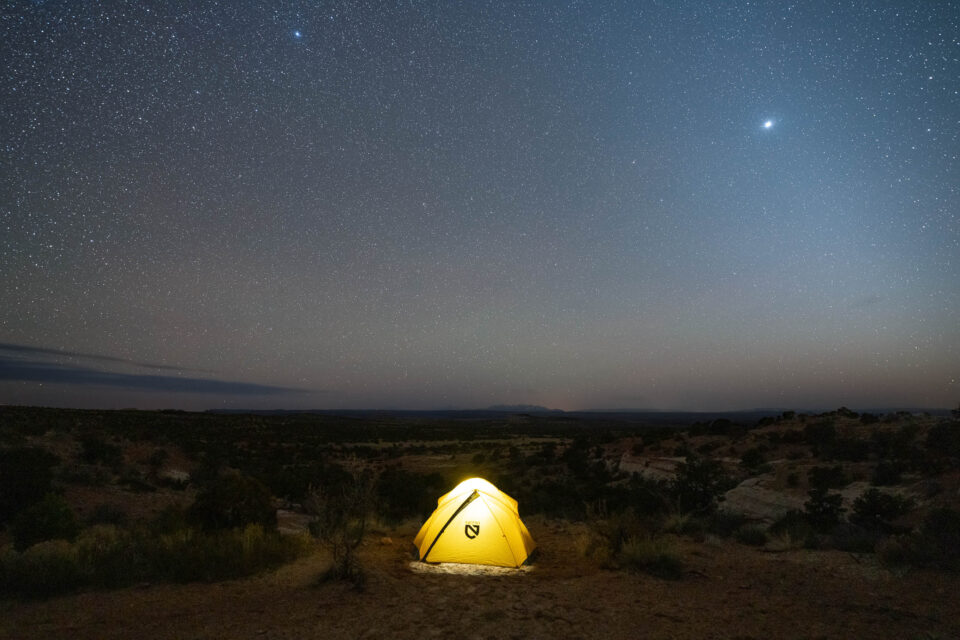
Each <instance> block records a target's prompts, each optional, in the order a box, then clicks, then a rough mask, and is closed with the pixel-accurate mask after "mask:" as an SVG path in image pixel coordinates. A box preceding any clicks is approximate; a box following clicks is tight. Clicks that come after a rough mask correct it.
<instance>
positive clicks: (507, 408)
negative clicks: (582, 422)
mask: <svg viewBox="0 0 960 640" xmlns="http://www.w3.org/2000/svg"><path fill="white" fill-rule="evenodd" d="M486 410H487V411H503V412H505V413H563V411H562V410H560V409H550V408H548V407H541V406H540V405H538V404H495V405H492V406H489V407H487V409H486Z"/></svg>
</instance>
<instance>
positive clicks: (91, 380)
mask: <svg viewBox="0 0 960 640" xmlns="http://www.w3.org/2000/svg"><path fill="white" fill-rule="evenodd" d="M0 380H10V381H19V382H41V383H46V384H71V385H80V386H105V387H114V388H119V389H133V390H139V391H162V392H167V393H198V394H199V393H209V394H217V395H233V396H246V395H264V396H277V395H284V394H291V393H306V391H307V390H306V389H297V388H293V387H278V386H273V385H265V384H254V383H250V382H234V381H231V380H217V379H209V378H193V377H184V376H170V375H150V374H134V373H115V372H112V371H99V370H97V369H91V368H89V367H82V366H76V365H61V364H54V363H50V362H42V361H39V360H26V359H19V358H17V359H14V358H4V357H2V356H0Z"/></svg>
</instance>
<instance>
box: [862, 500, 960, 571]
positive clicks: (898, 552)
mask: <svg viewBox="0 0 960 640" xmlns="http://www.w3.org/2000/svg"><path fill="white" fill-rule="evenodd" d="M877 552H878V554H879V555H880V559H881V560H882V561H883V562H884V563H886V564H895V565H896V564H913V565H917V566H925V567H940V568H943V569H948V570H952V571H960V511H957V510H955V509H950V508H946V507H942V508H938V509H934V510H932V511H930V513H928V514H927V516H926V518H924V520H923V524H922V525H921V526H920V528H919V529H918V530H917V531H915V532H914V533H912V534H910V535H902V536H896V537H893V538H890V539H888V540H885V541H883V542H881V543H880V545H878V548H877Z"/></svg>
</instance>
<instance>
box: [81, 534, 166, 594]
mask: <svg viewBox="0 0 960 640" xmlns="http://www.w3.org/2000/svg"><path fill="white" fill-rule="evenodd" d="M144 543H145V541H144V540H143V539H138V538H136V537H135V536H134V535H133V534H132V533H130V532H129V531H126V530H124V529H120V528H118V527H116V526H113V525H98V526H94V527H90V528H89V529H86V530H85V531H84V532H83V533H81V534H80V536H79V537H78V538H77V543H76V545H75V546H76V550H77V554H78V557H79V561H80V564H81V566H82V567H83V571H84V574H85V579H86V581H88V582H89V584H91V585H93V586H96V587H103V588H116V587H122V586H124V585H128V584H132V583H134V582H136V581H138V580H144V579H146V578H148V577H150V576H151V574H152V573H153V572H152V571H151V567H150V566H149V564H148V561H147V560H148V558H147V555H146V553H145V552H144V548H143V547H144Z"/></svg>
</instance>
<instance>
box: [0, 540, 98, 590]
mask: <svg viewBox="0 0 960 640" xmlns="http://www.w3.org/2000/svg"><path fill="white" fill-rule="evenodd" d="M0 565H2V566H0V589H2V590H3V591H4V592H5V593H7V594H10V595H14V596H20V597H26V598H40V597H47V596H51V595H54V594H57V593H64V592H68V591H74V590H75V589H77V588H79V587H81V586H82V585H83V584H84V581H85V580H84V575H83V571H82V569H81V566H80V559H79V557H78V554H77V550H76V548H75V547H74V545H72V544H71V543H69V542H67V541H66V540H49V541H46V542H41V543H39V544H35V545H33V546H32V547H30V548H29V549H27V550H26V551H25V552H23V553H16V552H15V551H9V552H7V553H5V554H3V556H2V557H0Z"/></svg>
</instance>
